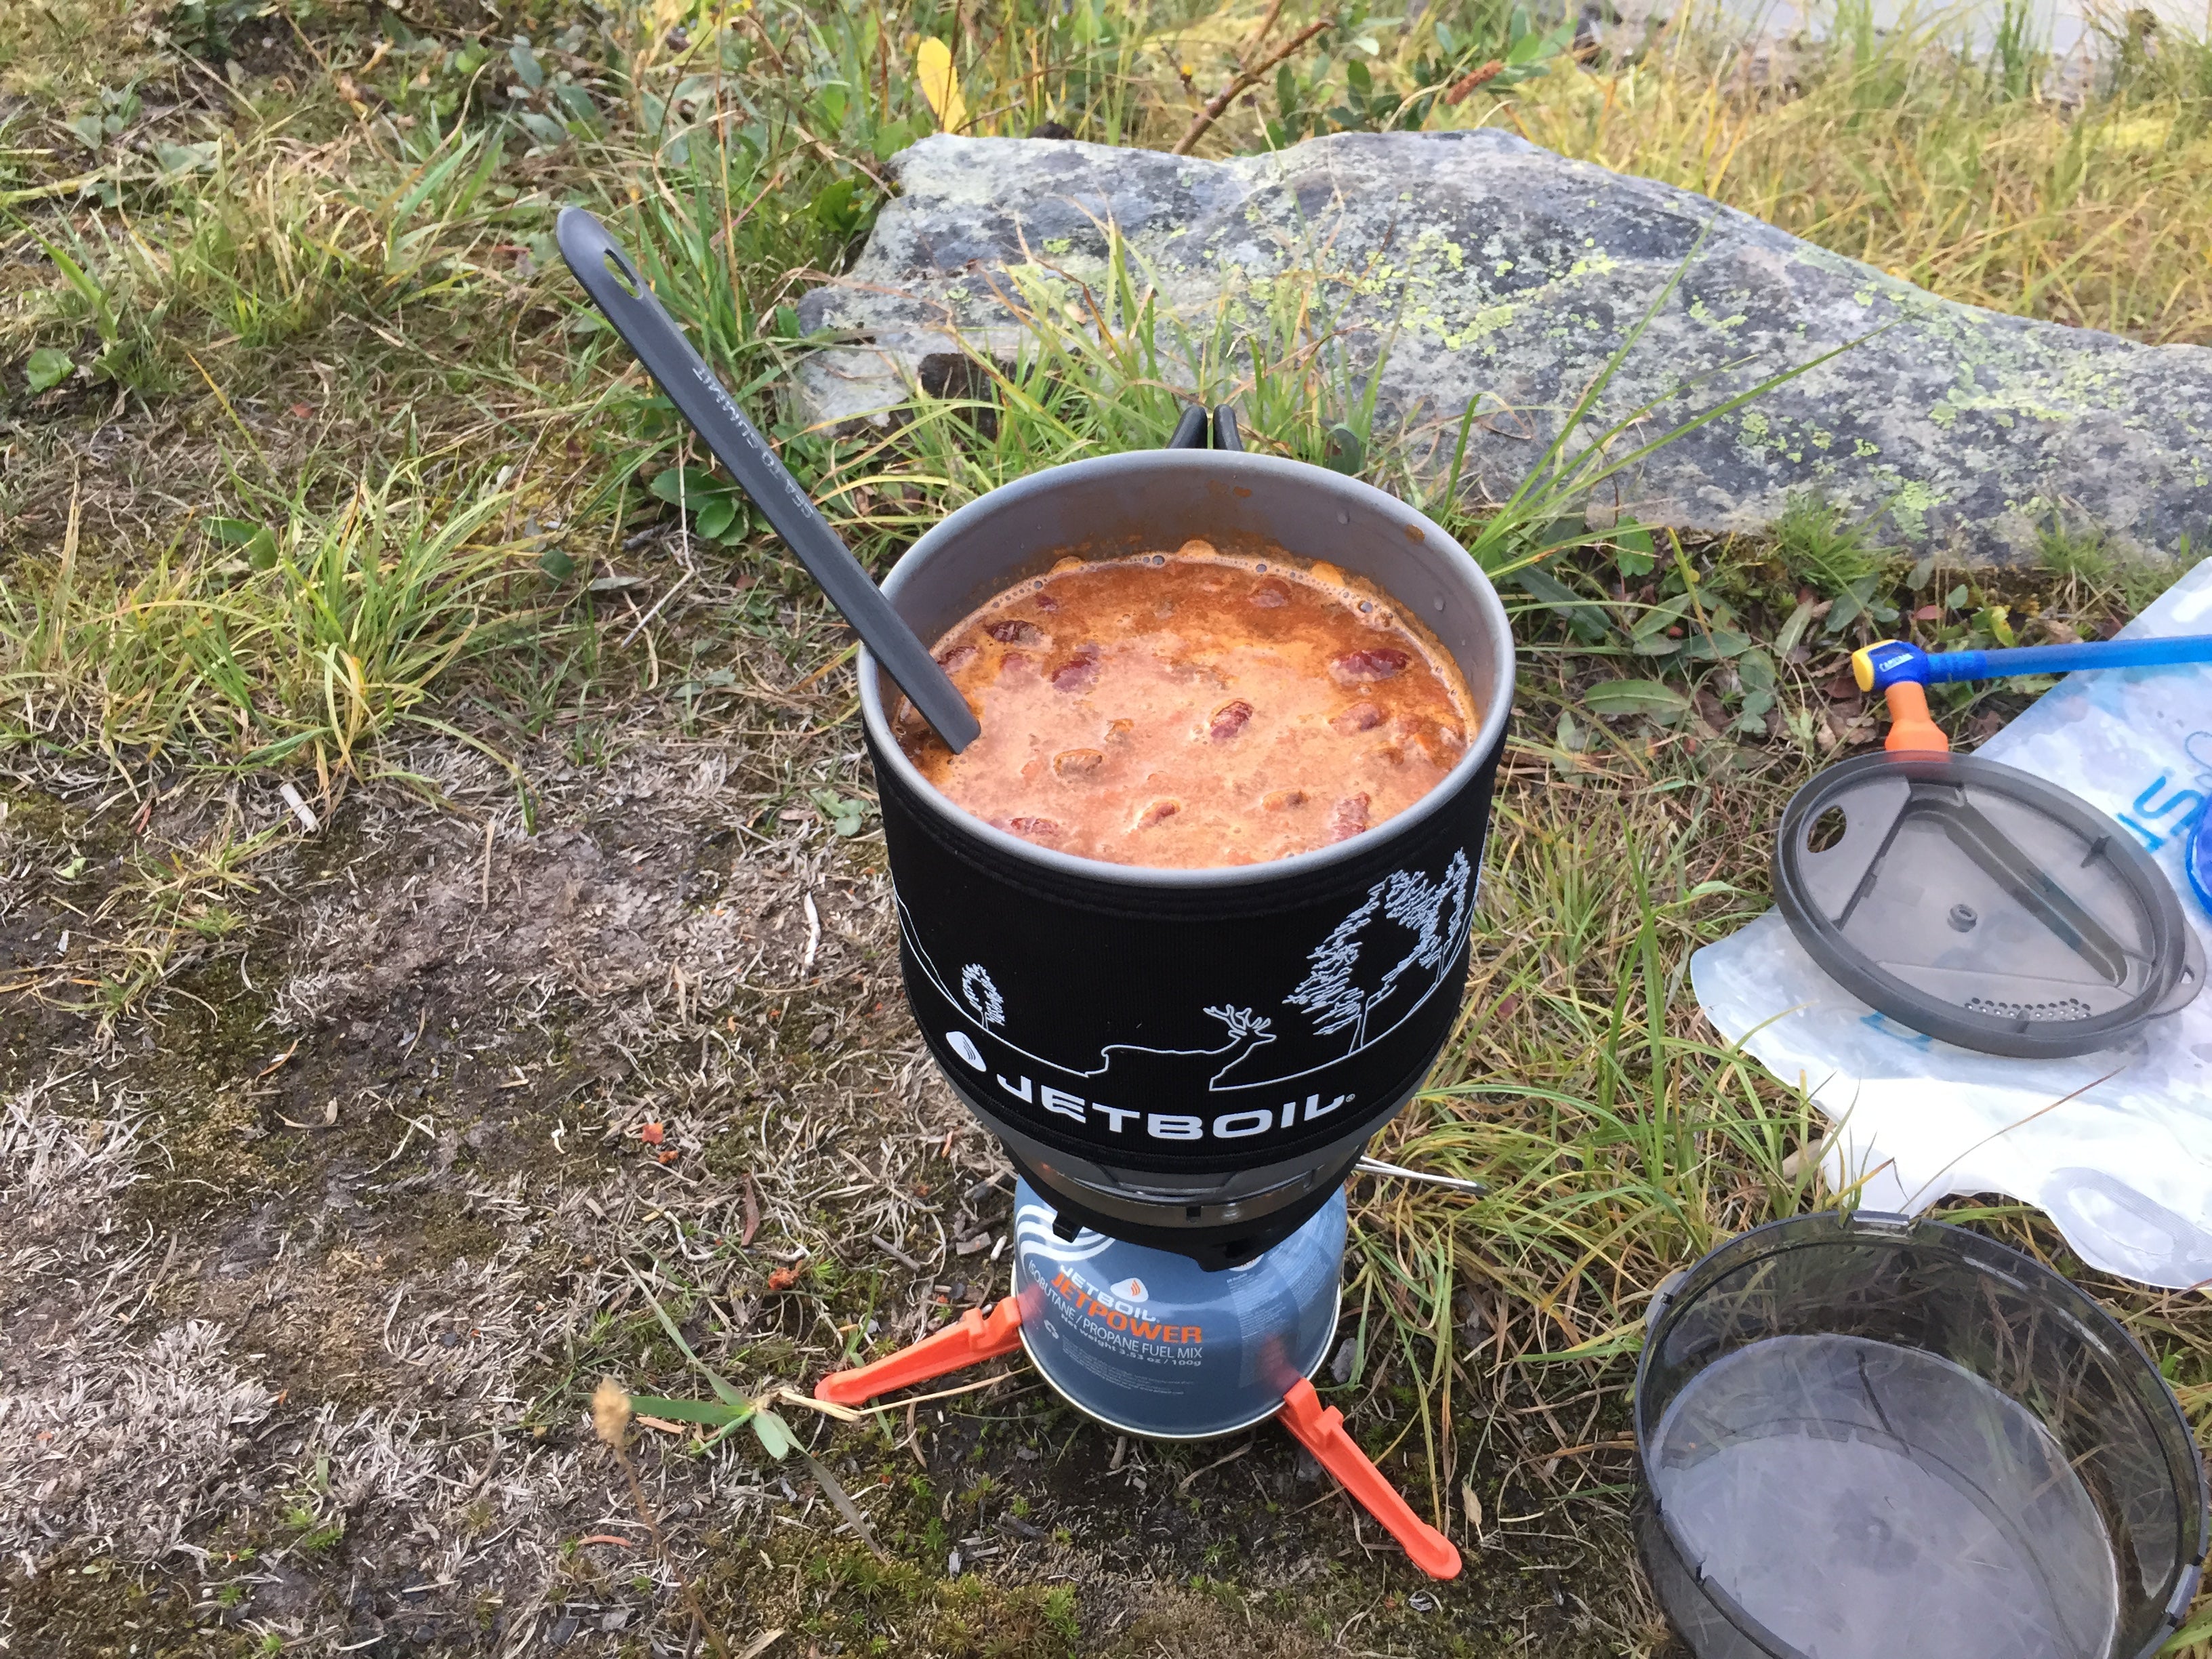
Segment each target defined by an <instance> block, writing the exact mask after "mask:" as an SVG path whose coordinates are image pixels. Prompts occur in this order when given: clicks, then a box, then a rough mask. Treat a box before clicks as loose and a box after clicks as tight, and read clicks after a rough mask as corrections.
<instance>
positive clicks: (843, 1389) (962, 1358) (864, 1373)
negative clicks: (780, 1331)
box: [814, 1296, 1022, 1406]
mask: <svg viewBox="0 0 2212 1659" xmlns="http://www.w3.org/2000/svg"><path fill="white" fill-rule="evenodd" d="M1021 1326H1022V1305H1021V1304H1020V1303H1019V1302H1018V1301H1016V1300H1015V1299H1014V1298H1013V1297H1011V1296H1009V1297H1001V1298H1000V1301H999V1303H998V1304H997V1305H996V1306H995V1307H994V1308H993V1309H992V1310H991V1311H990V1312H989V1313H987V1314H986V1313H985V1312H984V1311H983V1310H981V1309H980V1308H970V1309H969V1310H968V1311H967V1312H966V1313H964V1314H962V1315H961V1316H960V1317H959V1318H958V1319H957V1320H955V1321H954V1322H952V1323H951V1324H950V1325H947V1326H946V1327H945V1328H944V1329H943V1330H941V1331H938V1332H935V1333H933V1334H931V1335H928V1336H925V1337H924V1338H922V1339H921V1341H919V1342H917V1343H915V1345H914V1346H912V1347H908V1348H901V1349H900V1350H899V1351H898V1352H896V1353H895V1354H892V1355H891V1356H890V1358H884V1359H878V1361H876V1363H875V1364H872V1365H855V1366H854V1368H853V1369H852V1370H848V1371H832V1372H830V1373H829V1376H825V1377H823V1379H822V1380H821V1381H820V1382H819V1383H816V1384H815V1385H814V1397H815V1398H816V1399H817V1400H826V1401H829V1403H830V1404H831V1405H833V1406H859V1405H863V1404H865V1403H866V1401H871V1400H873V1399H874V1398H875V1397H876V1396H877V1395H879V1394H889V1393H890V1391H891V1390H892V1389H903V1388H908V1387H910V1386H911V1385H913V1384H914V1383H927V1381H929V1379H930V1378H931V1377H933V1376H944V1375H945V1373H946V1372H947V1371H957V1370H965V1369H966V1368H967V1367H968V1366H970V1365H980V1364H982V1363H983V1361H985V1360H987V1359H995V1358H998V1357H999V1356H1000V1354H1002V1353H1012V1352H1013V1351H1014V1350H1015V1349H1017V1348H1018V1347H1020V1346H1022V1332H1021Z"/></svg>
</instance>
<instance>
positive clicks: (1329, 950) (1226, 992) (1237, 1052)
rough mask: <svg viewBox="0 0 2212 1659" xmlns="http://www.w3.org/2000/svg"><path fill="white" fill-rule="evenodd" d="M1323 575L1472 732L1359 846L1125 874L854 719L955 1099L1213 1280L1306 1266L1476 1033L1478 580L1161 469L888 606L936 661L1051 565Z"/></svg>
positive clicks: (1077, 1192) (1286, 506) (1408, 526)
mask: <svg viewBox="0 0 2212 1659" xmlns="http://www.w3.org/2000/svg"><path fill="white" fill-rule="evenodd" d="M1193 537H1199V538H1204V539H1205V540H1206V541H1208V542H1211V543H1212V544H1214V545H1215V546H1216V547H1218V548H1219V549H1221V550H1223V551H1225V552H1229V553H1232V554H1244V555H1249V556H1256V557H1261V558H1275V557H1279V556H1283V555H1288V556H1289V557H1290V558H1291V561H1293V562H1297V563H1304V562H1311V561H1315V560H1327V561H1328V562H1331V563H1333V564H1334V565H1336V566H1337V567H1338V568H1340V569H1342V570H1344V571H1346V572H1347V573H1349V574H1352V575H1353V576H1355V577H1359V578H1364V580H1366V581H1367V582H1369V583H1370V584H1372V585H1373V586H1376V587H1377V588H1380V589H1381V590H1383V592H1386V593H1387V594H1389V596H1390V598H1391V599H1393V600H1395V603H1396V604H1397V605H1398V606H1399V607H1400V608H1401V612H1402V614H1404V615H1405V616H1407V617H1412V618H1415V619H1417V620H1418V621H1419V623H1420V624H1421V625H1422V626H1423V627H1425V629H1428V631H1429V632H1430V633H1431V635H1433V636H1434V637H1435V638H1436V639H1437V640H1438V641H1441V643H1442V644H1443V647H1445V649H1447V650H1448V651H1449V653H1451V655H1452V657H1453V658H1454V659H1455V661H1456V662H1457V664H1458V665H1459V668H1460V671H1461V672H1462V674H1463V675H1464V676H1465V678H1466V681H1467V684H1468V690H1469V691H1470V692H1471V693H1472V695H1473V697H1474V702H1475V705H1476V708H1475V714H1476V716H1477V720H1478V724H1477V725H1476V726H1475V729H1474V731H1473V732H1472V733H1471V734H1470V740H1469V742H1468V745H1467V751H1466V754H1465V755H1464V757H1462V760H1461V761H1460V763H1459V764H1458V765H1457V766H1456V767H1455V768H1454V769H1453V770H1452V771H1451V772H1450V773H1449V775H1447V776H1446V777H1445V778H1444V780H1443V781H1442V782H1441V783H1439V784H1438V785H1437V787H1436V788H1435V789H1434V790H1432V791H1431V793H1429V794H1428V795H1427V796H1425V798H1423V799H1421V800H1420V801H1419V803H1417V804H1416V805H1414V806H1413V807H1412V808H1411V809H1409V810H1408V811H1405V812H1402V813H1401V814H1399V815H1398V816H1397V817H1394V818H1391V819H1389V821H1387V822H1385V823H1382V824H1380V825H1378V826H1377V827H1376V828H1375V829H1370V830H1368V831H1366V832H1365V833H1364V834H1362V835H1359V836H1354V837H1352V839H1351V840H1349V841H1346V842H1340V843H1338V844H1336V845H1334V846H1331V847H1327V848H1320V849H1318V850H1316V851H1313V852H1309V853H1303V854H1298V855H1297V856H1296V857H1293V858H1287V859H1280V860H1273V861H1272V862H1269V863H1265V864H1256V865H1248V866H1237V867H1231V868H1223V869H1206V870H1164V869H1149V868H1141V867H1137V866H1125V865H1116V864H1108V863H1103V862H1100V861H1097V860H1090V859H1083V858H1077V857H1074V856H1073V855H1071V854H1065V853H1060V852H1056V851H1054V850H1052V849H1050V848H1043V847H1038V846H1035V845H1033V844H1031V843H1030V842H1025V841H1023V840H1021V839H1019V838H1018V837H1017V836H1012V835H1011V834H1009V833H1007V832H1006V831H1004V830H1001V829H995V828H994V827H993V826H991V825H990V824H987V823H984V822H982V821H981V820H980V819H978V818H975V817H970V816H969V814H968V813H966V812H964V811H962V810H961V809H960V808H958V807H957V806H956V805H953V804H952V803H951V802H950V801H948V800H947V799H945V798H944V797H943V796H942V795H940V794H939V793H937V792H936V790H934V789H933V788H932V787H930V785H929V784H928V783H927V781H925V780H924V779H923V778H922V776H921V774H920V773H919V772H918V771H917V770H916V769H915V767H914V766H913V764H912V763H910V762H909V761H908V759H907V757H906V756H905V754H904V752H903V751H902V750H901V749H900V747H899V744H898V742H897V740H896V738H895V737H894V736H893V735H892V732H891V730H890V723H889V719H888V716H889V714H890V711H891V710H892V709H893V708H896V704H897V699H898V696H899V693H898V690H897V688H896V686H895V685H894V684H891V682H890V679H889V678H888V677H887V676H886V675H884V673H883V671H882V670H881V668H880V666H879V665H878V664H877V663H876V662H875V661H874V660H873V659H872V658H871V657H870V656H869V655H868V654H867V653H866V652H865V651H864V652H863V653H862V655H861V658H860V664H861V667H860V703H861V711H862V715H863V719H864V721H865V726H866V738H867V744H868V749H869V752H870V754H871V755H872V757H873V759H874V762H875V769H876V779H877V783H878V790H879V793H880V797H881V803H882V811H883V822H884V842H885V844H886V847H887V849H888V851H889V854H890V870H891V877H892V881H893V884H894V886H895V888H896V896H897V907H898V920H899V944H900V952H901V964H902V968H903V969H904V974H905V981H906V989H907V995H908V1000H909V1001H910V1002H911V1003H912V1005H913V1008H914V1012H915V1018H916V1020H917V1021H918V1022H919V1023H920V1024H921V1030H922V1033H923V1036H924V1037H925V1039H926V1040H927V1042H928V1044H929V1048H930V1052H931V1054H933V1056H934V1058H935V1059H936V1060H937V1063H938V1065H939V1066H940V1067H941V1068H942V1070H943V1071H944V1073H945V1077H946V1078H947V1079H949V1080H950V1082H951V1085H952V1087H953V1089H954V1090H955V1091H957V1093H958V1095H959V1096H960V1097H961V1099H962V1100H963V1102H964V1103H966V1104H967V1105H968V1107H969V1109H971V1110H973V1111H974V1112H975V1115H977V1117H979V1118H980V1119H981V1120H982V1121H983V1122H984V1124H985V1125H986V1126H987V1127H989V1128H990V1129H991V1131H992V1132H993V1133H994V1134H996V1135H997V1136H998V1137H999V1139H1000V1140H1001V1142H1003V1143H1004V1145H1005V1146H1006V1151H1007V1152H1008V1154H1009V1155H1010V1156H1011V1157H1012V1159H1013V1162H1014V1164H1015V1166H1016V1167H1017V1169H1018V1170H1019V1171H1020V1173H1021V1174H1022V1176H1024V1178H1025V1179H1026V1180H1027V1181H1028V1182H1029V1183H1030V1185H1031V1186H1032V1187H1033V1188H1035V1189H1036V1192H1037V1193H1038V1194H1039V1195H1040V1196H1041V1197H1042V1199H1043V1200H1046V1201H1047V1202H1048V1203H1050V1204H1051V1205H1053V1206H1055V1208H1056V1210H1057V1212H1058V1216H1059V1223H1058V1225H1060V1229H1061V1231H1062V1234H1063V1236H1064V1237H1073V1234H1074V1232H1075V1231H1077V1230H1078V1229H1079V1227H1084V1226H1087V1227H1090V1228H1092V1229H1094V1230H1096V1231H1098V1232H1101V1233H1104V1234H1107V1235H1109V1236H1110V1237H1116V1238H1121V1239H1125V1240H1128V1241H1131V1242H1133V1243H1144V1244H1149V1245H1152V1246H1154V1247H1157V1248H1163V1249H1172V1250H1176V1251H1179V1252H1181V1253H1182V1254H1184V1255H1188V1256H1190V1257H1192V1258H1193V1259H1194V1260H1195V1261H1200V1263H1202V1264H1204V1265H1206V1266H1210V1267H1226V1266H1230V1265H1233V1264H1235V1263H1237V1262H1241V1261H1249V1260H1250V1259H1251V1258H1252V1257H1253V1256H1255V1255H1257V1254H1258V1253H1259V1252H1260V1251H1261V1250H1263V1249H1267V1248H1268V1247H1269V1246H1270V1245H1272V1244H1273V1243H1277V1242H1278V1241H1279V1240H1281V1239H1284V1238H1286V1237H1289V1236H1290V1235H1291V1233H1293V1232H1295V1231H1297V1229H1298V1227H1299V1226H1300V1225H1302V1224H1303V1223H1304V1221H1305V1220H1306V1219H1307V1218H1309V1217H1310V1216H1312V1215H1313V1214H1315V1213H1316V1212H1317V1211H1318V1210H1319V1209H1320V1208H1321V1207H1322V1206H1323V1205H1324V1204H1325V1203H1327V1202H1328V1199H1329V1198H1330V1196H1331V1195H1332V1194H1334V1193H1335V1192H1336V1190H1337V1189H1338V1188H1339V1187H1340V1185H1341V1184H1342V1182H1343V1181H1344V1179H1345V1177H1346V1174H1347V1173H1348V1171H1349V1170H1350V1169H1351V1166H1352V1163H1353V1162H1354V1160H1356V1159H1357V1158H1358V1155H1359V1152H1360V1149H1361V1148H1362V1147H1363V1146H1364V1145H1365V1144H1366V1142H1367V1139H1368V1138H1369V1137H1370V1135H1372V1134H1373V1133H1374V1132H1375V1131H1376V1128H1377V1127H1380V1126H1381V1125H1382V1124H1383V1122H1384V1121H1387V1120H1388V1119H1389V1117H1390V1116H1391V1115H1392V1114H1394V1113H1395V1112H1396V1111H1397V1110H1398V1109H1399V1108H1400V1107H1401V1106H1402V1105H1403V1104H1404V1103H1405V1102H1406V1101H1407V1098H1408V1097H1410V1096H1411V1095H1412V1094H1413V1091H1415V1090H1416V1089H1418V1088H1419V1086H1420V1084H1421V1082H1422V1079H1423V1078H1424V1077H1425V1075H1426V1074H1427V1072H1428V1070H1429V1067H1430V1066H1431V1063H1432V1062H1433V1061H1434V1060H1435V1059H1436V1056H1437V1052H1438V1051H1439V1049H1441V1048H1442V1047H1443V1043H1444V1042H1445V1041H1446V1039H1447V1038H1448V1036H1449V1035H1450V1032H1451V1030H1452V1027H1453V1025H1454V1024H1455V1020H1456V1018H1457V1017H1458V1013H1459V1008H1460V1000H1461V991H1462V986H1463V984H1464V982H1465V980H1466V975H1467V961H1468V933H1469V928H1470V925H1471V922H1472V919H1473V915H1474V903H1475V889H1476V879H1477V877H1478V874H1479V872H1480V869H1481V865H1482V853H1483V841H1484V836H1485V834H1486V829H1487V828H1488V824H1489V817H1490V799H1491V788H1492V781H1493V779H1494V777H1495V775H1496V773H1497V769H1498V755H1499V753H1500V750H1502V748H1503V746H1504V738H1505V722H1506V714H1507V711H1508V709H1509V708H1510V704H1511V701H1512V693H1513V643H1512V635H1511V633H1510V629H1509V628H1508V626H1507V623H1506V618H1505V612H1504V607H1503V606H1501V605H1499V603H1498V595H1497V593H1496V592H1495V591H1494V590H1493V589H1492V586H1491V585H1490V582H1489V580H1488V579H1487V578H1486V576H1485V575H1484V574H1483V573H1482V571H1481V569H1480V568H1479V567H1478V566H1477V565H1476V564H1475V562H1474V560H1473V559H1471V558H1469V557H1468V555H1467V553H1466V552H1465V551H1464V550H1462V548H1461V547H1460V546H1459V544H1457V543H1455V541H1453V540H1452V538H1450V537H1449V536H1448V535H1446V534H1445V533H1444V532H1443V530H1442V529H1440V528H1439V527H1438V526H1437V525H1436V524H1434V523H1433V522H1431V520H1428V519H1426V518H1425V517H1424V516H1422V515H1421V514H1420V513H1417V512H1415V511H1413V509H1412V508H1411V507H1407V506H1406V505H1405V503H1403V502H1402V501H1396V500H1395V499H1393V498H1392V497H1391V496H1389V495H1385V494H1384V493H1383V491H1381V490H1379V489H1374V488H1372V487H1371V486H1370V485H1368V484H1364V483H1359V482H1358V481H1357V480H1356V479H1352V478H1346V477H1340V476H1338V475H1337V474H1335V473H1334V472H1329V471H1324V470H1322V468H1319V467H1315V466H1309V465H1304V464H1302V463H1300V462H1297V461H1291V460H1285V459H1277V458H1274V457H1271V456H1264V455H1255V454H1249V453H1243V452H1241V451H1236V450H1228V449H1210V450H1209V449H1168V450H1147V451H1139V452H1133V453H1126V454H1119V455H1108V456H1101V457H1098V458H1097V459H1088V460H1082V461H1077V462H1073V463H1071V464H1068V465H1062V466H1057V467H1053V468H1050V469H1048V470H1047V471H1042V472H1039V473H1036V474H1034V475H1032V476H1030V477H1026V478H1023V479H1021V480H1019V481H1018V482H1016V483H1010V484H1006V485H1005V486H1003V487H1001V488H1000V489H995V490H993V491H992V492H991V493H990V494H988V495H984V496H982V497H981V498H980V499H979V500H976V501H972V502H970V503H969V505H967V506H966V507H962V508H961V509H960V510H959V511H957V512H956V513H952V514H951V516H950V517H948V518H946V519H945V520H943V521H942V522H941V523H939V525H937V526H935V527H934V528H933V529H932V530H931V531H930V532H928V533H927V534H926V535H924V536H923V537H922V538H921V539H920V540H919V541H917V542H916V543H915V544H914V546H913V547H912V548H911V549H909V550H908V552H907V553H906V555H905V556H904V557H903V558H902V559H901V560H900V561H899V562H898V564H897V565H896V568H894V569H893V570H892V571H891V573H890V575H889V577H888V578H887V579H886V580H884V593H885V595H886V596H887V597H888V598H889V599H890V601H891V603H892V605H894V606H895V607H896V610H897V611H898V612H899V613H900V615H901V616H902V617H904V618H905V619H906V620H907V622H908V623H909V624H910V625H911V626H912V627H913V628H914V629H915V631H916V632H917V633H919V634H920V635H921V637H922V638H923V639H925V640H934V639H937V638H939V637H941V636H942V635H944V634H945V632H946V631H947V630H949V629H951V627H952V626H953V625H954V624H955V623H958V622H959V621H960V620H961V619H962V618H963V617H966V616H967V615H968V614H969V612H971V611H974V610H975V608H976V607H977V606H978V605H981V604H982V603H983V602H984V601H985V600H987V599H990V598H992V597H993V596H994V595H996V594H999V593H1001V592H1006V590H1007V589H1009V588H1011V587H1012V586H1015V585H1016V584H1018V583H1019V582H1021V581H1024V580H1034V579H1036V578H1038V577H1041V576H1042V574H1043V573H1044V572H1045V571H1046V570H1048V568H1050V567H1051V565H1052V564H1053V563H1054V561H1056V560H1058V559H1061V558H1064V557H1067V556H1075V557H1078V558H1085V559H1096V558H1109V557H1118V556H1129V555H1132V554H1135V553H1139V552H1143V551H1146V550H1172V549H1174V548H1176V547H1179V546H1181V545H1182V543H1184V542H1185V541H1187V540H1188V539H1189V538H1193Z"/></svg>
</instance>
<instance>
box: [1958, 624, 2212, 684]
mask: <svg viewBox="0 0 2212 1659" xmlns="http://www.w3.org/2000/svg"><path fill="white" fill-rule="evenodd" d="M2185 662H2212V634H2180V635H2174V636H2172V637H2171V638H2168V639H2162V640H2087V641H2083V642H2082V643H2081V644H2080V645H2018V646H2013V647H2009V648H2001V649H1998V650H1995V651H1932V652H1930V653H1929V655H1928V678H1929V679H1930V680H1996V679H2003V678H2007V677H2008V676H2010V675H2014V674H2069V673H2071V672H2073V671H2074V670H2075V669H2077V668H2163V667H2165V666H2166V665H2168V664H2172V663H2185Z"/></svg>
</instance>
